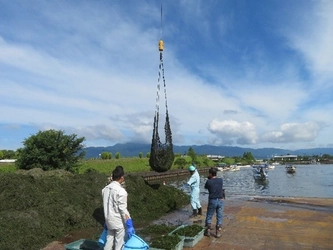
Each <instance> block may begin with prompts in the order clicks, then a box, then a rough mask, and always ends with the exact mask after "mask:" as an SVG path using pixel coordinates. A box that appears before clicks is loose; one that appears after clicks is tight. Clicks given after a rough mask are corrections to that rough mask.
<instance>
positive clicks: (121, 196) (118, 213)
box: [102, 166, 135, 250]
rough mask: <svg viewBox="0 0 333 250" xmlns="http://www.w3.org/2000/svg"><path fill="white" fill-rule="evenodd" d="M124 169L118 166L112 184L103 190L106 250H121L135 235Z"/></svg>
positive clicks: (113, 173) (113, 174) (113, 172)
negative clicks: (128, 239) (128, 206)
mask: <svg viewBox="0 0 333 250" xmlns="http://www.w3.org/2000/svg"><path fill="white" fill-rule="evenodd" d="M124 175H125V174H124V168H123V167H122V166H117V167H116V168H115V169H114V170H113V171H112V180H113V181H112V182H111V183H110V184H109V185H107V186H106V187H104V188H103V190H102V196H103V208H104V217H105V224H106V227H107V237H106V244H105V246H104V250H112V249H114V250H121V249H123V245H124V243H125V235H126V230H125V229H126V227H127V237H128V238H130V237H131V236H132V235H133V234H135V230H134V227H133V221H132V219H131V216H130V213H129V212H128V210H127V192H126V190H125V189H124V188H123V187H122V184H123V183H124V181H125V179H124Z"/></svg>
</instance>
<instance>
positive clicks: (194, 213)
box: [190, 209, 198, 218]
mask: <svg viewBox="0 0 333 250" xmlns="http://www.w3.org/2000/svg"><path fill="white" fill-rule="evenodd" d="M197 215H198V211H197V210H196V209H193V214H191V215H190V218H193V217H195V216H197Z"/></svg>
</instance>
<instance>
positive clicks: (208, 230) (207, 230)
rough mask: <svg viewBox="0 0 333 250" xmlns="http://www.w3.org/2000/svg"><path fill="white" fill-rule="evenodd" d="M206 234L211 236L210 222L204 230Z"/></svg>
mask: <svg viewBox="0 0 333 250" xmlns="http://www.w3.org/2000/svg"><path fill="white" fill-rule="evenodd" d="M204 235H205V236H207V237H210V224H207V225H206V230H205V232H204Z"/></svg>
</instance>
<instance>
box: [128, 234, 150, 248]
mask: <svg viewBox="0 0 333 250" xmlns="http://www.w3.org/2000/svg"><path fill="white" fill-rule="evenodd" d="M148 248H149V246H148V244H147V243H146V242H145V241H144V240H143V239H141V238H140V237H139V236H137V235H135V234H133V235H132V237H131V238H129V240H128V241H127V242H126V243H125V245H124V248H123V250H133V249H148Z"/></svg>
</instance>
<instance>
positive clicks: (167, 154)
mask: <svg viewBox="0 0 333 250" xmlns="http://www.w3.org/2000/svg"><path fill="white" fill-rule="evenodd" d="M162 26H163V8H162V0H161V29H160V36H161V37H160V40H159V44H158V45H159V51H160V63H159V67H158V68H159V71H158V81H157V94H156V109H155V116H154V129H153V137H152V145H151V153H150V158H149V164H150V166H151V168H152V169H153V170H155V171H156V172H165V171H167V170H169V169H170V168H171V166H172V164H173V160H174V153H173V145H172V132H171V128H170V120H169V112H168V103H167V92H166V81H165V76H164V64H163V50H164V43H163V40H162ZM161 80H162V81H163V88H164V100H165V125H164V131H165V143H164V144H162V143H161V141H160V136H159V133H158V124H159V112H160V108H159V102H160V91H161Z"/></svg>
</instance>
